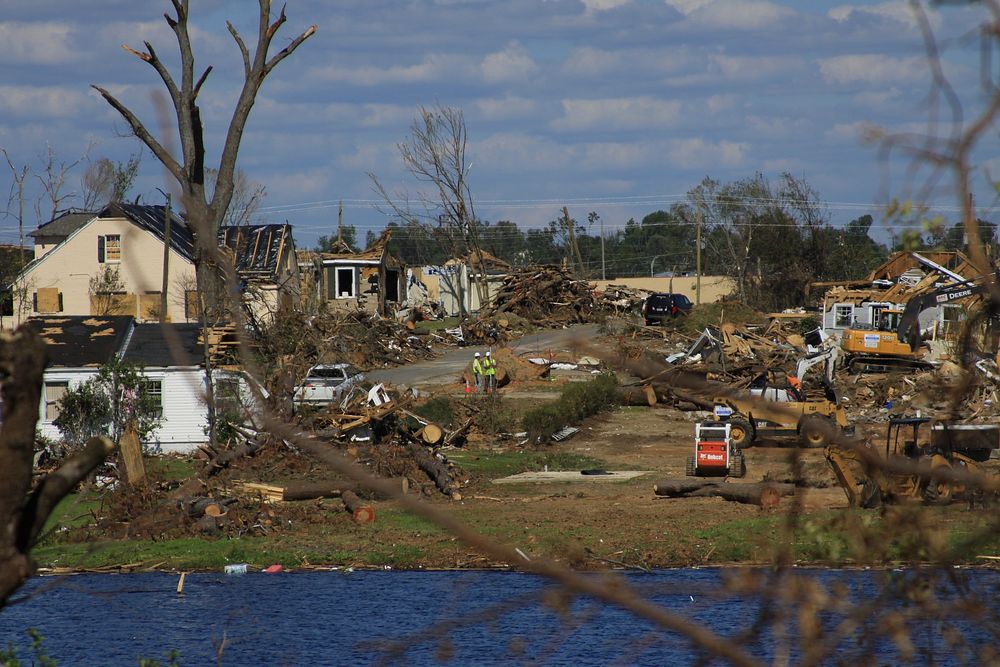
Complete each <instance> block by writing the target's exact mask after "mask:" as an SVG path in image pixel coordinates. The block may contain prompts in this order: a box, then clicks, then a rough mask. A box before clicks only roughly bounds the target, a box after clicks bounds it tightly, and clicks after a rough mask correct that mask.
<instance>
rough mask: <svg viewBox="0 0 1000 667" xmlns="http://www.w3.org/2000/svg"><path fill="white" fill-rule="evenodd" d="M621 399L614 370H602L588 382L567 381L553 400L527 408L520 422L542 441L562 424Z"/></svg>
mask: <svg viewBox="0 0 1000 667" xmlns="http://www.w3.org/2000/svg"><path fill="white" fill-rule="evenodd" d="M620 402H621V394H620V392H619V391H618V381H617V380H616V379H615V376H614V375H613V374H610V373H605V374H603V375H599V376H598V377H596V378H594V379H593V380H591V381H590V382H573V383H570V384H568V385H567V386H566V387H565V388H564V389H563V390H562V394H560V396H559V399H558V400H556V401H555V402H554V403H549V404H547V405H542V406H539V407H537V408H535V409H533V410H529V411H528V412H526V413H525V415H524V419H523V421H522V424H523V425H524V430H525V431H527V432H528V437H529V438H530V439H532V440H534V441H536V442H539V441H544V440H548V439H549V438H550V437H552V434H553V433H555V432H556V431H558V430H560V429H561V428H563V427H564V426H568V425H570V424H575V423H577V422H579V421H581V420H583V419H586V418H587V417H589V416H591V415H595V414H597V413H598V412H601V411H603V410H609V409H611V408H612V407H614V406H616V405H618V404H619V403H620Z"/></svg>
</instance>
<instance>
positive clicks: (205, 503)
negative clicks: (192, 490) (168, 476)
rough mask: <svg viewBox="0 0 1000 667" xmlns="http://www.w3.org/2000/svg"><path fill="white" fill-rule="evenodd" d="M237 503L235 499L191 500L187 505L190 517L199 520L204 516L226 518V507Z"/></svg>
mask: <svg viewBox="0 0 1000 667" xmlns="http://www.w3.org/2000/svg"><path fill="white" fill-rule="evenodd" d="M235 502H236V499H235V498H190V499H188V500H187V502H186V503H185V505H186V507H187V513H188V516H189V517H191V518H192V519H197V518H199V517H203V516H210V517H213V518H215V517H219V516H225V514H226V507H228V506H229V505H232V504H233V503H235Z"/></svg>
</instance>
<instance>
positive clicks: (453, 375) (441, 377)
mask: <svg viewBox="0 0 1000 667" xmlns="http://www.w3.org/2000/svg"><path fill="white" fill-rule="evenodd" d="M596 335H597V325H596V324H577V325H573V326H571V327H570V328H568V329H554V330H544V331H539V332H538V333H532V334H528V335H527V336H524V337H523V338H521V339H520V340H518V341H517V342H516V343H512V344H511V345H510V346H509V347H511V349H513V350H514V354H517V355H531V354H538V355H539V356H545V354H546V352H548V351H552V352H557V351H561V350H568V349H569V348H570V347H571V344H572V342H573V341H574V340H575V339H577V338H584V339H588V338H592V337H594V336H596ZM486 349H487V348H485V347H482V346H476V345H470V346H468V347H459V348H455V349H453V350H449V351H447V352H445V353H444V354H443V355H442V356H440V357H438V358H437V359H431V360H429V361H418V362H416V363H413V364H410V365H408V366H398V367H396V368H384V369H381V370H377V371H371V372H369V373H367V375H368V379H369V380H371V381H373V382H389V383H391V384H394V385H397V386H399V385H405V386H407V387H419V386H427V385H437V384H450V383H452V382H458V381H459V377H460V376H461V374H462V370H463V369H464V368H465V366H466V364H468V363H469V360H470V359H472V355H473V354H474V353H476V352H485V351H486Z"/></svg>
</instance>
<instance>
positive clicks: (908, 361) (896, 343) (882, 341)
mask: <svg viewBox="0 0 1000 667" xmlns="http://www.w3.org/2000/svg"><path fill="white" fill-rule="evenodd" d="M986 278H987V277H986V276H980V277H979V278H976V279H974V280H969V281H966V282H964V283H959V284H957V285H949V286H947V287H942V288H940V289H937V290H934V291H931V292H925V293H923V294H917V295H915V296H914V297H912V298H911V299H910V300H908V301H907V302H906V305H905V307H904V308H903V309H902V310H900V309H897V308H888V309H886V310H883V311H882V312H881V313H879V318H878V324H877V326H874V327H851V328H848V329H845V330H844V333H843V336H842V338H841V348H842V349H843V352H844V357H845V363H846V366H847V369H848V370H849V371H851V372H860V371H870V372H885V371H889V370H892V369H902V370H916V369H921V368H930V367H931V366H932V364H931V363H930V362H929V361H927V360H925V359H924V358H923V356H924V354H925V352H926V350H925V349H924V347H923V340H922V339H921V337H920V322H919V318H920V313H922V312H923V311H925V310H927V309H928V308H932V307H934V306H941V305H944V304H946V303H952V302H954V301H960V300H962V299H967V298H969V297H971V296H975V295H977V294H982V293H983V292H985V291H986V289H987V287H988V282H987V280H986ZM998 283H1000V280H998Z"/></svg>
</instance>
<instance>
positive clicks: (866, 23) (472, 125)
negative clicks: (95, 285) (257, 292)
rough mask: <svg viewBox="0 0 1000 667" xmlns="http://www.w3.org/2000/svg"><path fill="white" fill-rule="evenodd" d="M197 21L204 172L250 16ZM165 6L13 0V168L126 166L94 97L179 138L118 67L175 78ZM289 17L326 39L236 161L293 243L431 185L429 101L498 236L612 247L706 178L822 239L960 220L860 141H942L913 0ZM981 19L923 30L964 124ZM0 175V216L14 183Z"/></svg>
mask: <svg viewBox="0 0 1000 667" xmlns="http://www.w3.org/2000/svg"><path fill="white" fill-rule="evenodd" d="M191 4H192V9H191V21H192V26H193V27H192V35H193V44H194V50H195V54H196V62H197V65H198V66H199V68H200V67H204V66H207V65H212V66H213V70H212V73H211V75H210V76H209V78H208V81H207V83H206V84H205V86H204V89H203V92H202V95H201V97H200V100H201V107H202V114H203V118H204V122H205V125H206V132H207V137H206V140H207V146H208V150H209V156H208V164H209V165H211V164H213V163H217V161H218V154H219V149H220V145H221V140H222V137H223V136H224V133H225V130H226V127H227V125H228V120H229V116H230V115H231V113H232V107H233V102H234V100H235V96H236V93H237V91H238V89H239V86H240V85H241V83H242V81H241V76H242V65H241V62H240V57H239V52H238V50H237V47H236V45H235V43H234V41H233V39H232V38H231V36H230V35H229V33H228V31H227V29H226V21H227V20H231V21H232V22H233V23H234V24H235V26H236V27H237V28H238V29H239V30H240V31H241V32H242V34H243V35H244V36H246V37H247V39H248V41H252V40H253V38H254V35H255V30H256V9H257V3H254V2H250V1H249V0H244V1H242V2H233V1H230V2H225V1H224V0H194V1H193V2H192V3H191ZM279 8H280V5H278V4H276V6H275V10H277V9H279ZM170 10H171V5H170V3H169V2H168V1H167V0H162V1H161V0H144V1H143V2H135V1H134V0H88V1H87V2H85V3H70V2H65V0H4V11H3V13H2V18H0V63H2V67H0V148H3V149H4V150H5V151H6V153H7V155H8V157H9V158H10V160H11V161H12V163H13V165H14V166H15V167H17V168H20V167H23V166H27V167H29V169H30V170H31V171H32V172H37V171H39V170H40V169H41V167H42V164H43V158H44V156H45V155H46V154H47V153H48V151H50V150H51V151H52V152H53V154H54V155H56V156H57V158H58V162H61V163H65V164H72V163H74V162H76V161H78V160H82V161H81V162H80V164H78V165H77V166H76V167H75V168H74V169H73V170H72V171H70V172H69V174H68V176H67V179H66V187H65V189H64V194H74V193H79V190H80V176H81V175H82V172H83V165H84V164H85V163H86V160H87V159H90V160H96V159H98V158H101V157H108V158H110V159H112V160H115V161H119V162H123V161H125V160H127V159H128V157H129V155H130V154H132V153H135V152H137V151H138V150H139V149H140V144H139V142H138V140H137V139H135V138H134V137H129V136H127V132H126V126H125V124H124V122H123V121H122V119H121V118H120V117H119V116H118V115H117V113H116V112H115V111H114V110H113V109H111V108H110V107H109V106H108V105H107V103H106V102H104V101H103V100H102V99H101V98H100V97H99V95H98V94H97V93H96V92H95V91H93V90H92V89H91V88H90V85H91V84H98V85H101V86H105V87H107V88H108V89H109V90H111V91H112V92H113V93H114V94H116V95H117V96H118V97H119V99H121V100H122V101H123V102H124V103H126V104H127V105H129V106H130V107H131V108H133V109H134V110H135V111H136V112H137V113H138V114H139V116H140V117H141V118H142V119H143V120H144V121H146V122H147V124H148V125H149V126H150V127H151V128H156V129H155V130H154V131H155V132H156V133H157V134H158V135H162V134H163V133H164V132H168V131H172V130H171V129H170V128H169V127H167V128H166V129H163V128H160V127H159V121H158V120H157V116H156V113H155V111H154V107H153V105H152V102H151V100H152V99H153V95H154V94H155V93H156V92H158V91H161V90H162V84H160V83H159V79H158V78H157V76H156V74H155V72H154V71H153V70H152V68H151V67H150V66H149V65H147V64H145V63H144V62H142V61H141V60H139V59H137V58H136V57H134V56H132V55H130V54H128V53H127V52H126V51H125V50H123V49H122V48H121V45H122V44H127V45H129V46H130V47H132V48H135V49H139V50H141V49H143V42H144V41H149V42H150V43H151V44H153V46H154V47H155V48H156V50H157V52H158V53H159V54H160V55H161V57H163V59H164V60H165V61H166V62H167V63H168V64H171V65H173V64H176V60H177V58H176V52H177V47H176V43H175V42H174V41H173V35H172V33H171V32H170V30H169V28H168V27H167V25H166V22H165V21H164V20H163V17H162V15H163V13H164V12H167V11H170ZM286 15H287V18H288V21H287V23H286V24H285V25H284V26H282V28H281V30H280V32H279V33H278V35H277V37H276V39H275V42H274V46H275V48H280V47H282V46H284V45H285V44H286V43H287V42H288V41H289V40H291V39H293V38H294V37H295V36H296V35H298V34H299V33H301V32H302V31H303V30H305V29H306V28H308V27H309V26H310V25H313V24H315V25H317V27H318V30H317V32H316V33H315V34H314V35H313V36H312V37H311V38H310V39H308V40H307V41H306V42H305V43H304V44H302V46H300V47H299V49H298V50H297V51H296V52H295V53H293V54H292V55H291V56H290V57H289V58H287V59H286V60H284V61H283V62H282V63H280V64H279V65H278V66H277V67H276V68H275V70H274V71H273V72H272V73H271V75H270V77H269V78H268V79H267V80H266V81H265V83H264V85H263V88H262V90H261V93H260V95H259V96H258V99H257V102H256V105H255V107H254V109H253V112H252V115H251V118H250V122H249V124H248V126H247V131H246V133H245V134H244V137H243V142H242V146H241V149H240V153H239V166H240V168H241V169H242V170H243V171H244V172H245V173H246V174H247V176H248V177H249V178H250V179H251V180H253V181H255V182H257V183H260V184H262V185H263V186H264V187H265V188H266V192H267V195H266V197H265V199H264V201H263V205H262V207H261V209H260V210H259V212H258V216H257V219H258V221H259V222H285V221H287V222H290V223H291V224H292V225H294V229H295V238H296V242H297V245H298V246H299V247H300V248H305V247H311V246H312V245H314V244H315V243H316V240H317V239H318V237H319V236H320V235H322V234H330V233H333V232H335V229H336V221H337V204H338V201H340V200H343V202H344V219H345V222H346V223H347V224H353V225H355V226H356V227H357V228H358V229H359V231H360V236H361V237H362V238H363V236H364V233H365V231H367V230H376V231H378V230H381V229H382V228H383V227H384V226H385V224H386V222H388V221H389V220H391V217H390V216H389V215H388V214H387V212H386V211H387V207H386V206H385V205H384V204H383V203H380V202H379V199H378V196H377V195H376V193H375V192H374V191H373V188H372V181H371V179H370V177H369V174H374V175H376V176H377V177H378V179H379V180H380V181H381V182H382V183H384V184H385V186H386V188H387V189H388V190H389V191H390V192H392V193H404V192H405V193H407V195H408V196H409V198H410V200H414V199H416V198H418V196H419V193H420V192H421V191H422V188H423V186H422V185H421V184H420V183H418V182H417V181H415V180H414V179H413V178H412V177H411V176H409V175H408V174H407V173H406V171H405V169H404V168H403V164H402V161H401V159H400V156H399V151H398V146H397V145H398V144H399V143H400V142H403V141H406V140H407V138H408V137H409V133H410V126H411V124H412V123H413V121H414V118H415V117H416V114H417V110H418V108H419V107H420V106H421V105H424V106H434V105H443V106H448V107H453V108H457V109H460V110H462V112H463V113H464V116H465V121H466V126H467V130H468V137H469V144H468V160H469V162H470V164H471V169H470V173H469V181H470V187H471V190H472V193H473V197H474V201H475V204H476V206H475V208H476V213H477V215H478V217H479V218H480V219H482V220H487V221H491V222H495V221H498V220H512V221H514V222H516V223H518V224H519V225H521V226H522V227H537V226H541V225H544V224H546V223H547V222H548V221H550V220H554V219H556V218H557V217H558V216H559V214H560V209H561V208H562V206H564V205H565V206H568V207H569V211H570V214H571V215H572V216H573V217H574V218H576V219H577V220H580V221H586V220H587V214H588V212H590V211H594V212H596V213H598V215H599V216H600V218H601V220H603V222H604V226H605V230H606V231H609V232H610V231H612V230H615V229H620V228H621V227H622V226H623V225H624V224H625V223H626V221H627V220H628V219H629V218H634V219H636V220H640V219H641V218H642V217H643V216H644V215H646V214H647V213H650V212H653V211H655V210H658V209H668V208H669V207H670V206H671V205H672V204H673V203H675V202H677V201H681V200H683V199H684V197H685V195H686V193H687V192H688V191H689V190H691V189H692V188H693V187H695V186H696V185H698V183H700V182H701V181H702V179H704V178H705V177H711V178H713V179H715V180H718V181H721V182H723V183H728V182H733V181H737V180H740V179H745V178H750V177H753V176H754V175H755V174H757V173H761V174H763V175H764V176H765V177H766V178H768V179H769V180H771V181H772V182H776V181H777V179H778V178H779V177H780V175H781V174H782V173H783V172H788V173H791V174H792V175H794V176H795V177H796V178H799V179H802V180H804V181H805V182H807V183H808V184H809V185H810V186H811V187H812V188H813V189H814V190H815V191H816V192H817V193H818V196H819V198H820V199H821V200H822V202H823V204H824V207H825V210H826V212H827V214H828V215H829V218H830V220H831V222H832V223H833V224H844V223H846V222H847V221H849V220H851V219H853V218H856V217H858V216H860V215H864V214H866V213H870V214H872V215H873V216H874V217H875V218H876V220H880V219H881V216H880V211H881V210H882V207H884V206H885V204H886V202H888V201H889V199H890V198H892V197H897V198H901V199H908V198H916V199H918V200H920V201H923V202H924V203H926V204H928V205H929V206H931V208H932V210H933V211H934V212H937V213H939V214H940V215H943V216H944V217H945V218H946V219H948V220H950V221H954V220H957V219H958V200H957V197H956V195H955V192H954V190H953V188H952V184H953V180H954V179H953V177H952V176H951V175H949V174H944V175H941V177H940V178H939V179H937V180H934V179H930V180H929V177H931V176H933V172H932V171H931V170H930V169H929V168H928V167H927V165H926V163H924V162H921V161H916V162H915V161H914V160H913V159H912V158H910V157H908V156H905V155H903V154H901V153H899V152H897V151H892V152H890V153H889V155H888V157H887V156H886V155H885V154H884V152H882V151H880V150H879V146H878V145H877V144H874V143H871V142H870V141H868V140H866V137H869V136H870V135H871V130H872V128H881V131H884V132H886V133H889V134H897V133H907V134H908V135H909V136H918V137H919V136H924V135H926V134H927V133H928V132H930V133H934V134H937V135H939V136H947V135H948V133H949V132H950V131H951V130H952V129H953V127H954V126H953V125H952V124H951V119H952V118H953V115H952V108H950V107H948V106H945V105H944V104H943V102H942V100H946V99H947V98H946V97H943V96H941V95H934V94H933V88H932V79H931V68H930V67H929V64H928V58H927V51H926V48H925V43H924V40H923V38H922V35H921V30H920V27H921V24H920V22H918V20H917V19H916V16H915V14H914V13H913V12H912V10H911V9H910V7H909V3H908V2H877V3H864V2H861V3H853V4H840V3H836V2H816V1H812V0H809V1H803V0H799V1H793V0H781V1H778V0H745V1H739V0H504V1H492V0H405V1H383V0H288V2H287V5H286ZM985 19H986V12H985V10H984V9H983V8H981V7H977V6H972V7H969V6H965V5H964V4H963V5H962V6H960V7H947V6H945V7H937V8H928V12H927V25H928V26H929V27H930V29H931V30H932V31H933V32H934V34H935V36H936V38H937V40H938V47H939V48H940V53H941V63H942V73H943V75H944V77H946V79H947V81H948V84H949V86H950V89H951V90H953V91H954V94H955V96H956V98H957V100H958V102H959V104H960V109H961V113H962V117H963V118H964V119H965V120H966V122H968V121H969V120H971V119H974V118H975V117H976V116H977V115H978V114H979V113H981V112H982V111H983V109H984V108H985V105H986V103H987V95H986V94H985V93H984V91H983V88H982V86H981V84H982V78H981V74H982V72H981V62H982V61H981V51H980V44H979V42H978V41H977V38H976V27H977V26H978V25H980V24H981V23H982V22H983V21H984V20H985ZM998 53H1000V49H998ZM998 53H993V54H992V58H993V60H996V58H997V55H998ZM987 60H989V58H988V57H987ZM994 69H995V70H996V71H997V72H1000V67H994ZM935 119H937V122H936V124H935V123H934V120H935ZM176 143H177V142H176V140H174V141H173V144H174V145H176ZM998 148H1000V142H998V141H997V137H996V133H995V132H993V131H987V132H986V133H985V134H984V136H983V138H982V139H981V141H980V142H979V143H978V144H977V145H976V148H975V150H974V152H973V155H972V160H971V162H972V164H973V165H974V167H975V169H974V171H973V174H972V183H973V190H974V192H975V197H976V199H975V200H976V205H977V212H978V214H979V217H980V218H984V219H994V220H997V221H1000V215H996V211H995V201H994V198H995V193H996V189H995V188H994V187H993V186H992V184H991V179H990V176H991V174H1000V157H998V155H1000V153H998ZM0 167H3V170H0V196H3V197H4V198H5V199H4V201H0V208H3V204H4V203H5V201H6V195H7V194H8V193H9V192H10V190H11V187H12V185H13V182H14V179H13V178H12V172H11V170H10V169H9V167H8V166H7V165H6V164H4V163H3V162H0ZM997 178H1000V175H998V176H997ZM928 182H930V183H931V184H932V185H933V187H932V188H931V189H925V188H924V187H922V186H924V185H925V184H926V183H928ZM27 186H28V209H29V210H28V212H27V215H26V216H25V217H26V225H25V226H26V228H29V229H33V228H34V227H36V226H37V224H38V222H39V221H38V220H37V219H36V214H35V212H34V210H33V207H32V202H33V201H34V200H35V199H36V198H37V197H38V196H39V195H40V194H41V182H40V180H39V179H38V178H36V177H34V176H33V175H32V176H29V178H28V179H27ZM168 189H171V184H170V183H169V181H168V178H167V177H166V175H165V174H164V172H163V169H162V168H161V167H160V165H159V164H158V163H157V162H156V160H155V159H154V158H153V157H152V155H151V154H150V153H149V152H148V151H146V152H145V153H144V155H143V159H142V163H141V167H140V175H139V178H138V180H137V183H136V188H135V190H134V193H133V194H135V195H141V196H142V201H144V202H146V203H157V204H158V203H162V202H163V196H162V194H160V190H168ZM66 203H67V204H73V203H79V202H78V201H74V200H73V198H69V199H67V202H66ZM431 213H433V211H432V212H431ZM42 217H43V218H46V219H47V217H48V216H47V215H44V214H43V215H42ZM44 221H45V220H41V222H44ZM595 231H596V227H595ZM890 233H893V230H892V229H891V228H889V227H881V228H880V229H879V231H878V232H876V234H877V235H879V236H881V237H882V238H887V236H888V235H889V234H890ZM17 240H18V231H17V222H16V218H14V217H11V216H7V217H3V218H0V243H16V242H17Z"/></svg>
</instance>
